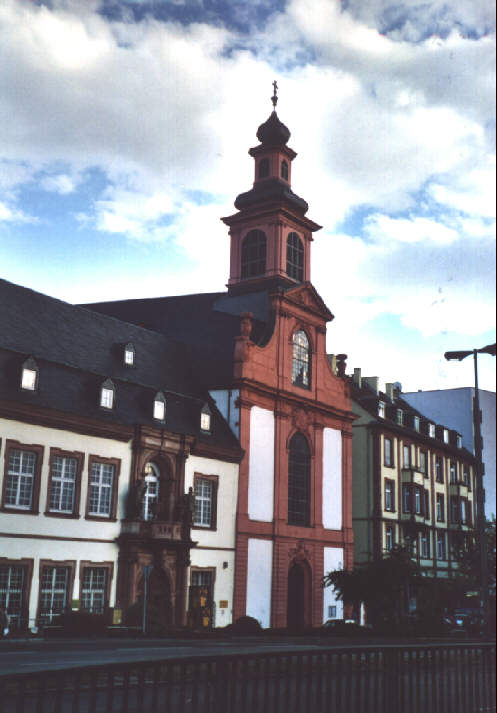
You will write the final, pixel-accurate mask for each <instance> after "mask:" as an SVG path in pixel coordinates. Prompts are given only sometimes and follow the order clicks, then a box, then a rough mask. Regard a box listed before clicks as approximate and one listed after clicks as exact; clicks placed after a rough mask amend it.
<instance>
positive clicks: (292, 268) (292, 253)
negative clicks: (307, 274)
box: [286, 233, 304, 282]
mask: <svg viewBox="0 0 497 713" xmlns="http://www.w3.org/2000/svg"><path fill="white" fill-rule="evenodd" d="M286 272H287V275H288V276H289V277H291V278H292V279H293V280H297V281H298V282H302V280H303V279H304V246H303V244H302V240H301V239H300V238H299V236H298V235H297V233H290V234H289V235H288V238H287V241H286Z"/></svg>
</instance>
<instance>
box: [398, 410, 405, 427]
mask: <svg viewBox="0 0 497 713" xmlns="http://www.w3.org/2000/svg"><path fill="white" fill-rule="evenodd" d="M397 423H398V424H399V426H403V425H404V412H403V411H402V409H401V408H398V409H397Z"/></svg>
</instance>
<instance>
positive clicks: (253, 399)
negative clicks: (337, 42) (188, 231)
mask: <svg viewBox="0 0 497 713" xmlns="http://www.w3.org/2000/svg"><path fill="white" fill-rule="evenodd" d="M271 121H272V126H271V130H272V134H271V132H269V133H270V134H271V135H269V136H268V135H267V132H266V134H265V133H264V127H267V125H268V124H269V123H270V122H271ZM278 123H279V120H278V119H277V117H276V114H275V113H274V112H273V115H272V116H271V118H270V120H269V121H268V122H266V124H265V125H263V126H262V127H260V129H259V132H258V138H259V139H260V140H261V142H262V145H261V146H258V147H256V148H254V149H251V150H250V151H249V153H250V155H251V156H253V158H254V159H255V182H254V188H253V189H252V191H250V192H249V193H248V194H243V195H242V196H241V197H240V196H239V198H238V199H237V202H236V203H235V205H236V206H237V207H239V208H240V211H239V212H238V213H237V214H235V215H233V216H230V217H228V218H224V219H223V221H224V222H225V223H226V224H227V225H228V226H229V227H230V236H231V267H230V279H229V290H230V292H232V293H235V294H236V293H240V294H243V292H252V291H254V290H257V289H259V290H260V289H264V288H265V287H267V288H268V289H269V290H270V299H271V303H272V312H273V315H274V328H273V331H272V335H271V337H270V338H269V340H268V341H267V343H266V344H264V345H263V346H258V345H256V344H255V343H253V342H252V341H251V338H250V334H251V329H252V315H251V314H250V313H246V314H243V315H242V320H241V335H240V336H239V337H238V338H237V339H236V343H235V366H234V384H233V386H234V387H235V388H238V389H239V392H240V399H239V405H240V421H239V427H240V444H241V447H242V449H243V450H244V451H245V456H244V459H243V460H242V462H241V464H240V472H239V495H238V510H237V536H236V564H235V590H234V610H233V618H234V619H236V618H237V617H239V616H242V615H244V614H245V613H250V603H249V602H247V576H248V543H249V539H251V538H252V539H264V540H270V541H271V542H272V573H271V604H270V620H269V621H270V625H271V626H273V627H284V626H287V624H292V623H293V624H297V625H299V626H311V625H312V626H319V625H321V624H322V622H323V588H322V586H321V583H322V578H323V575H324V574H325V572H324V549H325V548H341V549H342V550H343V566H344V567H345V568H350V567H352V563H353V534H352V420H353V415H352V413H351V405H350V393H349V385H348V383H347V382H346V381H345V380H344V379H343V378H341V377H340V376H337V375H336V374H335V373H334V372H333V370H332V368H331V366H330V363H329V360H328V358H327V355H326V323H327V322H329V321H331V320H332V319H333V315H332V314H331V313H330V311H329V310H328V308H327V307H326V305H325V304H324V303H323V301H322V299H321V298H320V296H319V295H318V293H317V292H316V290H315V289H314V287H313V286H312V284H311V283H310V247H311V241H312V233H313V232H314V231H316V230H318V229H319V227H320V226H318V225H317V224H316V223H314V222H313V221H311V220H309V219H308V218H307V217H305V215H304V213H305V211H306V210H307V205H306V204H305V202H303V201H302V199H299V198H298V197H297V196H295V194H293V193H291V190H290V197H289V198H288V194H285V191H284V188H283V189H282V191H280V194H279V195H278V194H277V192H276V193H275V192H274V191H272V190H271V184H274V182H275V181H277V182H278V185H280V187H281V184H283V185H284V184H287V185H288V188H290V176H291V161H292V160H293V159H294V158H295V156H296V154H295V152H293V151H292V150H291V149H289V148H288V147H287V146H286V145H285V144H286V140H285V135H284V131H283V130H286V127H284V126H283V125H281V124H280V125H279V126H280V127H282V129H281V130H280V129H279V126H278ZM275 127H276V128H275ZM261 129H263V131H262V135H261ZM286 131H288V130H286ZM278 132H279V133H278ZM288 135H289V132H288ZM262 159H267V164H268V165H269V168H267V166H266V170H265V171H263V174H264V173H265V175H263V176H262V178H261V177H260V176H259V174H260V161H261V160H262ZM283 162H285V163H286V164H287V168H286V169H285V170H284V171H283V173H284V177H283V178H282V177H281V175H280V167H281V166H282V164H283ZM283 168H285V167H284V166H283ZM285 176H287V178H285ZM264 182H266V185H267V186H268V190H267V191H265V190H264V185H262V186H261V184H264ZM247 195H249V196H250V200H244V199H243V196H247ZM240 198H242V200H240ZM293 198H295V199H296V200H293ZM299 201H300V203H299ZM302 204H304V206H305V207H304V208H303V207H302ZM253 230H258V231H262V232H263V233H264V234H265V235H266V240H267V242H266V265H265V270H264V272H263V274H258V275H255V276H253V275H251V276H250V277H246V278H243V277H242V274H243V269H242V252H243V249H242V245H243V241H244V239H245V237H246V236H247V234H248V232H249V231H253ZM290 233H297V235H298V237H299V239H300V241H301V245H302V247H303V272H302V279H301V280H295V279H291V277H290V276H289V274H288V270H287V249H288V248H287V240H288V236H289V234H290ZM298 330H302V331H304V332H305V334H306V336H307V339H308V341H309V353H310V360H311V368H310V376H309V383H307V384H306V385H305V387H304V386H302V385H296V384H295V383H294V378H293V374H292V360H293V348H294V335H295V333H296V331H298ZM254 407H259V408H261V409H265V410H267V411H268V412H272V413H273V414H274V469H273V473H270V472H268V477H274V489H273V492H274V503H273V510H272V512H273V518H272V521H261V520H257V519H252V518H251V517H250V516H249V503H248V501H249V488H250V479H251V473H250V448H251V433H250V428H251V419H250V412H251V409H252V408H254ZM325 428H330V429H335V430H336V431H338V432H339V433H341V456H342V457H341V526H340V528H339V529H329V528H325V527H324V526H323V476H324V474H323V462H324V459H323V432H324V429H325ZM295 433H300V434H302V435H303V436H304V437H305V439H306V441H307V444H308V446H309V451H310V492H309V497H310V511H309V521H308V524H306V526H305V527H304V526H297V525H292V524H289V516H288V502H289V500H288V471H289V444H290V441H291V439H292V436H294V434H295ZM294 580H295V581H294ZM295 582H296V583H295ZM295 586H296V587H297V589H298V590H299V592H300V595H299V596H298V597H297V599H298V606H299V607H301V608H302V609H303V611H302V615H301V618H300V619H299V621H298V622H296V621H292V619H295V617H294V616H293V615H292V612H291V611H290V610H291V608H292V606H294V604H292V603H291V601H290V600H292V601H293V600H294V598H295V597H294V595H295V592H294V587H295ZM297 618H298V617H297ZM324 618H326V616H325V617H324Z"/></svg>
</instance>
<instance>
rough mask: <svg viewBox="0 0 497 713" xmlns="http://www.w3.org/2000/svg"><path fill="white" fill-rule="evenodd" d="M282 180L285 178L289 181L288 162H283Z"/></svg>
mask: <svg viewBox="0 0 497 713" xmlns="http://www.w3.org/2000/svg"><path fill="white" fill-rule="evenodd" d="M280 174H281V178H283V179H284V180H285V181H288V161H285V159H283V161H282V162H281V170H280Z"/></svg>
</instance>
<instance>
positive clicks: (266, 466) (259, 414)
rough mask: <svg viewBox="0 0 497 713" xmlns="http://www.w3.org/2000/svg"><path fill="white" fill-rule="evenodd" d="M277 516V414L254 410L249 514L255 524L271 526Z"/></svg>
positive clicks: (251, 429)
mask: <svg viewBox="0 0 497 713" xmlns="http://www.w3.org/2000/svg"><path fill="white" fill-rule="evenodd" d="M273 512H274V413H273V412H272V411H268V410H267V409H263V408H259V407H258V406H252V409H251V410H250V453H249V488H248V514H249V517H250V518H251V519H252V520H260V521H263V522H272V520H273Z"/></svg>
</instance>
